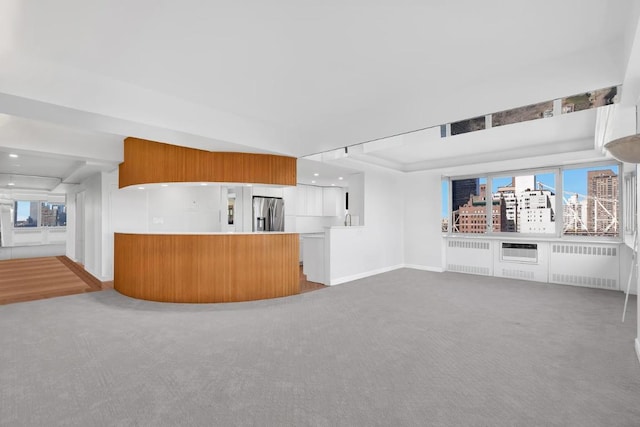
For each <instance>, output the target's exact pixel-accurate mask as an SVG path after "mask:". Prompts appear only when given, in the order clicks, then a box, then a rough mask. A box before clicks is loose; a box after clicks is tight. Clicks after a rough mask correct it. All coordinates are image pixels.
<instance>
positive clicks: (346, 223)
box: [344, 213, 351, 227]
mask: <svg viewBox="0 0 640 427" xmlns="http://www.w3.org/2000/svg"><path fill="white" fill-rule="evenodd" d="M344 226H345V227H346V226H349V227H351V214H350V213H348V214H346V215H345V216H344Z"/></svg>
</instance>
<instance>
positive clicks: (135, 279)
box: [114, 233, 300, 303]
mask: <svg viewBox="0 0 640 427" xmlns="http://www.w3.org/2000/svg"><path fill="white" fill-rule="evenodd" d="M298 246H299V239H298V235H297V234H293V233H256V234H126V233H115V260H114V262H115V263H114V288H115V290H117V291H118V292H120V293H122V294H124V295H127V296H130V297H133V298H139V299H145V300H151V301H161V302H188V303H211V302H237V301H251V300H258V299H266V298H277V297H284V296H288V295H294V294H298V293H299V292H300V281H299V280H300V277H299V271H298V257H299V249H298Z"/></svg>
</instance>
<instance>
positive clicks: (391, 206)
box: [325, 166, 404, 285]
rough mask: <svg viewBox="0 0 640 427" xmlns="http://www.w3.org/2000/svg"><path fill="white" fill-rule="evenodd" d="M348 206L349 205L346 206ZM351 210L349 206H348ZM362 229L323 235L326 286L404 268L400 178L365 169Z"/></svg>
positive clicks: (354, 228) (343, 228)
mask: <svg viewBox="0 0 640 427" xmlns="http://www.w3.org/2000/svg"><path fill="white" fill-rule="evenodd" d="M350 203H351V202H350ZM349 208H351V206H349ZM364 211H365V212H366V215H367V220H366V225H365V226H359V227H338V228H331V229H328V230H327V232H326V233H325V251H328V253H326V255H325V259H328V260H329V265H328V266H327V269H328V271H329V278H330V284H331V285H336V284H339V283H343V282H347V281H350V280H354V279H358V278H361V277H366V276H370V275H372V274H377V273H381V272H384V271H389V270H393V269H396V268H400V267H402V266H403V264H404V241H403V231H404V191H403V180H402V174H401V173H399V172H392V171H389V170H386V169H383V168H377V167H373V166H371V167H366V169H365V172H364Z"/></svg>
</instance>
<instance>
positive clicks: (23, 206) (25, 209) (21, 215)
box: [16, 202, 446, 221]
mask: <svg viewBox="0 0 640 427" xmlns="http://www.w3.org/2000/svg"><path fill="white" fill-rule="evenodd" d="M30 207H31V203H30V202H18V214H17V218H16V219H17V220H18V221H26V220H27V218H29V209H30ZM445 216H446V214H445Z"/></svg>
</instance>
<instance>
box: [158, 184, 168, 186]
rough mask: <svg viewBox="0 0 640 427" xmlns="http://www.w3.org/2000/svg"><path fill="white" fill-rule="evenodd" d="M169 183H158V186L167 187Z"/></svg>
mask: <svg viewBox="0 0 640 427" xmlns="http://www.w3.org/2000/svg"><path fill="white" fill-rule="evenodd" d="M168 186H169V184H160V187H168Z"/></svg>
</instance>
